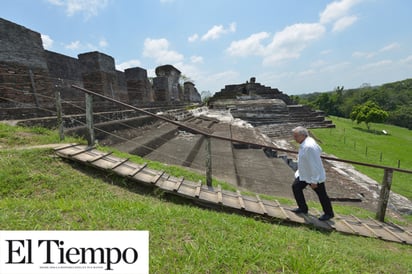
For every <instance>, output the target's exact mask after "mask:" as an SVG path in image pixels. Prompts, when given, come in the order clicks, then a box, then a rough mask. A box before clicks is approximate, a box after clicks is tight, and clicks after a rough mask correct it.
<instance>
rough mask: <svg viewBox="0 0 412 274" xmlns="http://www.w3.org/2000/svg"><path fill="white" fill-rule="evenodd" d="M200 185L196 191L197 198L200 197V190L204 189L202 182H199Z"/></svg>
mask: <svg viewBox="0 0 412 274" xmlns="http://www.w3.org/2000/svg"><path fill="white" fill-rule="evenodd" d="M198 183H199V185H198V186H196V190H195V197H196V198H199V196H200V189H201V187H202V182H201V181H199V182H198Z"/></svg>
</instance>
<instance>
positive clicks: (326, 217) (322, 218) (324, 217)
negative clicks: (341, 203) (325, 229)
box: [319, 214, 334, 221]
mask: <svg viewBox="0 0 412 274" xmlns="http://www.w3.org/2000/svg"><path fill="white" fill-rule="evenodd" d="M333 217H334V216H333V215H328V214H323V215H322V216H320V217H319V221H327V220H330V219H332V218H333Z"/></svg>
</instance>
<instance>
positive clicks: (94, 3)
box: [47, 0, 109, 19]
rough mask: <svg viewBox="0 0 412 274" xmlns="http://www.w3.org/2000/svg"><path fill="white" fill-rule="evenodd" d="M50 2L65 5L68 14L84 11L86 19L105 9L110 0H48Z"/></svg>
mask: <svg viewBox="0 0 412 274" xmlns="http://www.w3.org/2000/svg"><path fill="white" fill-rule="evenodd" d="M47 1H48V2H49V3H50V4H52V5H55V6H60V7H64V8H65V9H66V14H67V15H68V16H73V15H75V14H76V13H83V15H84V17H85V18H86V19H88V18H90V17H93V16H96V15H97V14H98V13H99V11H100V10H102V9H104V8H105V7H106V6H107V4H108V3H109V0H66V1H64V0H47Z"/></svg>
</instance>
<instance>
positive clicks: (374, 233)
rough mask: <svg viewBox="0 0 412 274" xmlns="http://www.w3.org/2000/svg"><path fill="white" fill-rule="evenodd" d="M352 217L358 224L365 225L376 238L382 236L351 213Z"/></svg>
mask: <svg viewBox="0 0 412 274" xmlns="http://www.w3.org/2000/svg"><path fill="white" fill-rule="evenodd" d="M351 217H352V218H354V219H355V220H356V221H357V222H358V223H359V224H360V225H362V226H363V227H365V228H366V229H367V230H368V231H369V232H371V234H372V235H374V236H375V237H376V238H379V239H381V238H382V236H381V235H379V234H378V233H376V231H375V230H373V229H372V228H371V227H370V226H368V225H367V224H366V223H365V222H362V221H361V220H359V218H357V217H356V216H353V215H351Z"/></svg>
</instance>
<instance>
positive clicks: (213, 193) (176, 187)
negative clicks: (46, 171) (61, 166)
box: [54, 144, 412, 245]
mask: <svg viewBox="0 0 412 274" xmlns="http://www.w3.org/2000/svg"><path fill="white" fill-rule="evenodd" d="M54 150H55V153H56V154H57V155H58V156H60V157H63V158H66V159H70V160H73V161H77V162H81V163H84V164H87V165H89V166H92V167H95V168H98V169H102V170H107V171H110V172H114V173H116V174H117V175H119V176H123V177H127V178H129V179H130V180H132V181H135V182H137V183H140V184H145V185H150V186H152V187H155V188H159V189H161V190H163V191H166V192H168V193H173V194H175V195H179V196H181V197H184V198H186V199H190V200H193V201H194V202H195V203H197V204H201V205H203V206H207V207H211V208H215V209H218V210H226V211H232V212H236V213H240V214H245V215H252V216H257V215H258V216H262V217H264V218H268V219H275V220H277V221H286V222H290V223H296V224H303V225H309V226H315V227H317V228H320V229H324V230H329V231H338V232H341V233H346V234H354V235H359V236H365V237H373V238H377V239H382V240H386V241H392V242H398V243H404V244H409V245H412V232H411V231H408V230H406V229H404V228H402V227H400V226H398V225H395V224H390V223H382V222H378V221H376V220H374V219H359V218H357V217H355V216H339V215H337V216H335V218H334V219H332V220H329V221H326V222H323V221H319V220H318V217H317V216H319V214H320V213H319V212H312V211H311V212H310V213H309V214H307V215H304V214H295V213H293V212H292V211H291V208H288V207H285V206H282V205H280V204H279V202H277V201H270V200H264V199H261V198H260V197H259V195H255V196H245V195H243V194H241V193H240V191H236V192H233V191H227V190H222V189H221V187H220V186H218V187H216V188H212V187H207V186H205V185H202V184H201V183H200V182H197V183H196V182H192V181H188V180H185V179H184V178H176V177H173V176H170V175H168V174H166V173H165V172H164V171H158V170H153V169H150V168H148V167H147V165H146V164H137V163H134V162H131V161H129V159H124V158H119V157H115V156H113V155H112V153H111V152H108V153H107V152H102V151H99V150H97V149H95V148H93V147H91V148H90V147H87V146H84V145H78V144H71V145H64V146H60V147H57V148H55V149H54Z"/></svg>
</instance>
